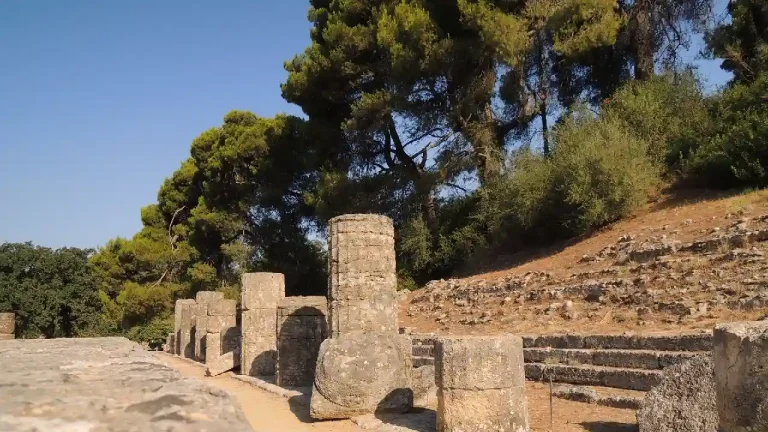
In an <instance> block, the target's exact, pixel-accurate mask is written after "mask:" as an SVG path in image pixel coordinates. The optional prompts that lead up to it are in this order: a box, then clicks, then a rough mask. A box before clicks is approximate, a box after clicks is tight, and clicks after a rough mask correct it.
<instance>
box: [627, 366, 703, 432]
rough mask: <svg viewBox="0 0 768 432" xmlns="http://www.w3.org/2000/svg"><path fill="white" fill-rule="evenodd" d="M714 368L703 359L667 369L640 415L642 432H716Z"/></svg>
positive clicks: (646, 398) (649, 395)
mask: <svg viewBox="0 0 768 432" xmlns="http://www.w3.org/2000/svg"><path fill="white" fill-rule="evenodd" d="M713 375H714V366H713V362H712V357H711V356H701V357H696V358H693V359H691V360H689V361H686V362H683V363H680V364H677V365H675V366H672V367H669V368H667V369H665V370H664V377H663V378H662V381H661V383H660V384H659V385H658V386H656V387H655V388H653V389H652V390H651V391H650V392H648V394H647V395H646V396H645V400H643V404H642V407H641V409H640V411H638V413H637V423H638V424H639V425H640V432H715V431H717V407H716V406H715V384H714V376H713Z"/></svg>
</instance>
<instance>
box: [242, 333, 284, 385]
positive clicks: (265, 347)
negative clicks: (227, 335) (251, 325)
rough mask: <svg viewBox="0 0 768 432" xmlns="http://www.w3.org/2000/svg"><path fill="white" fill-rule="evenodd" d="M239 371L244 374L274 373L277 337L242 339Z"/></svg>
mask: <svg viewBox="0 0 768 432" xmlns="http://www.w3.org/2000/svg"><path fill="white" fill-rule="evenodd" d="M241 347H242V348H241V352H240V355H241V365H240V367H241V371H242V373H243V374H244V375H250V376H260V375H274V374H275V367H276V362H277V339H275V338H272V339H266V338H262V339H245V338H243V339H242V344H241Z"/></svg>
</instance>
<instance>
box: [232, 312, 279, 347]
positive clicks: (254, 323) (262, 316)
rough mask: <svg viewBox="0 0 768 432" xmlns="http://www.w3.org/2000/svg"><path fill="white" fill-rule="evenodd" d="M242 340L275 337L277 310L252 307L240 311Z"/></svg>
mask: <svg viewBox="0 0 768 432" xmlns="http://www.w3.org/2000/svg"><path fill="white" fill-rule="evenodd" d="M240 321H241V326H242V336H243V340H256V339H263V338H272V339H275V338H276V337H277V310H276V309H253V310H244V311H243V312H242V313H241V320H240Z"/></svg>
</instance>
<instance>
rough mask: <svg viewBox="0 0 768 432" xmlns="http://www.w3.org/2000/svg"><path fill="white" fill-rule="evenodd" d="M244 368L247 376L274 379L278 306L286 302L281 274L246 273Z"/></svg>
mask: <svg viewBox="0 0 768 432" xmlns="http://www.w3.org/2000/svg"><path fill="white" fill-rule="evenodd" d="M241 284H242V291H241V306H242V308H243V311H242V313H241V327H242V339H241V343H242V346H241V350H240V355H241V364H240V368H241V370H242V373H243V374H245V375H251V376H258V375H274V374H275V366H276V361H277V305H278V303H279V302H280V301H281V300H282V299H283V298H285V276H284V275H283V274H282V273H245V274H243V275H242V278H241Z"/></svg>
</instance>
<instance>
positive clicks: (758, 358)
mask: <svg viewBox="0 0 768 432" xmlns="http://www.w3.org/2000/svg"><path fill="white" fill-rule="evenodd" d="M713 339H714V340H713V342H714V353H713V354H714V363H715V390H716V393H717V411H718V416H719V421H720V427H719V431H720V432H746V431H755V432H758V431H759V432H762V431H768V321H755V322H739V323H729V324H722V325H720V326H718V327H717V328H716V329H715V332H714V338H713Z"/></svg>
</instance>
